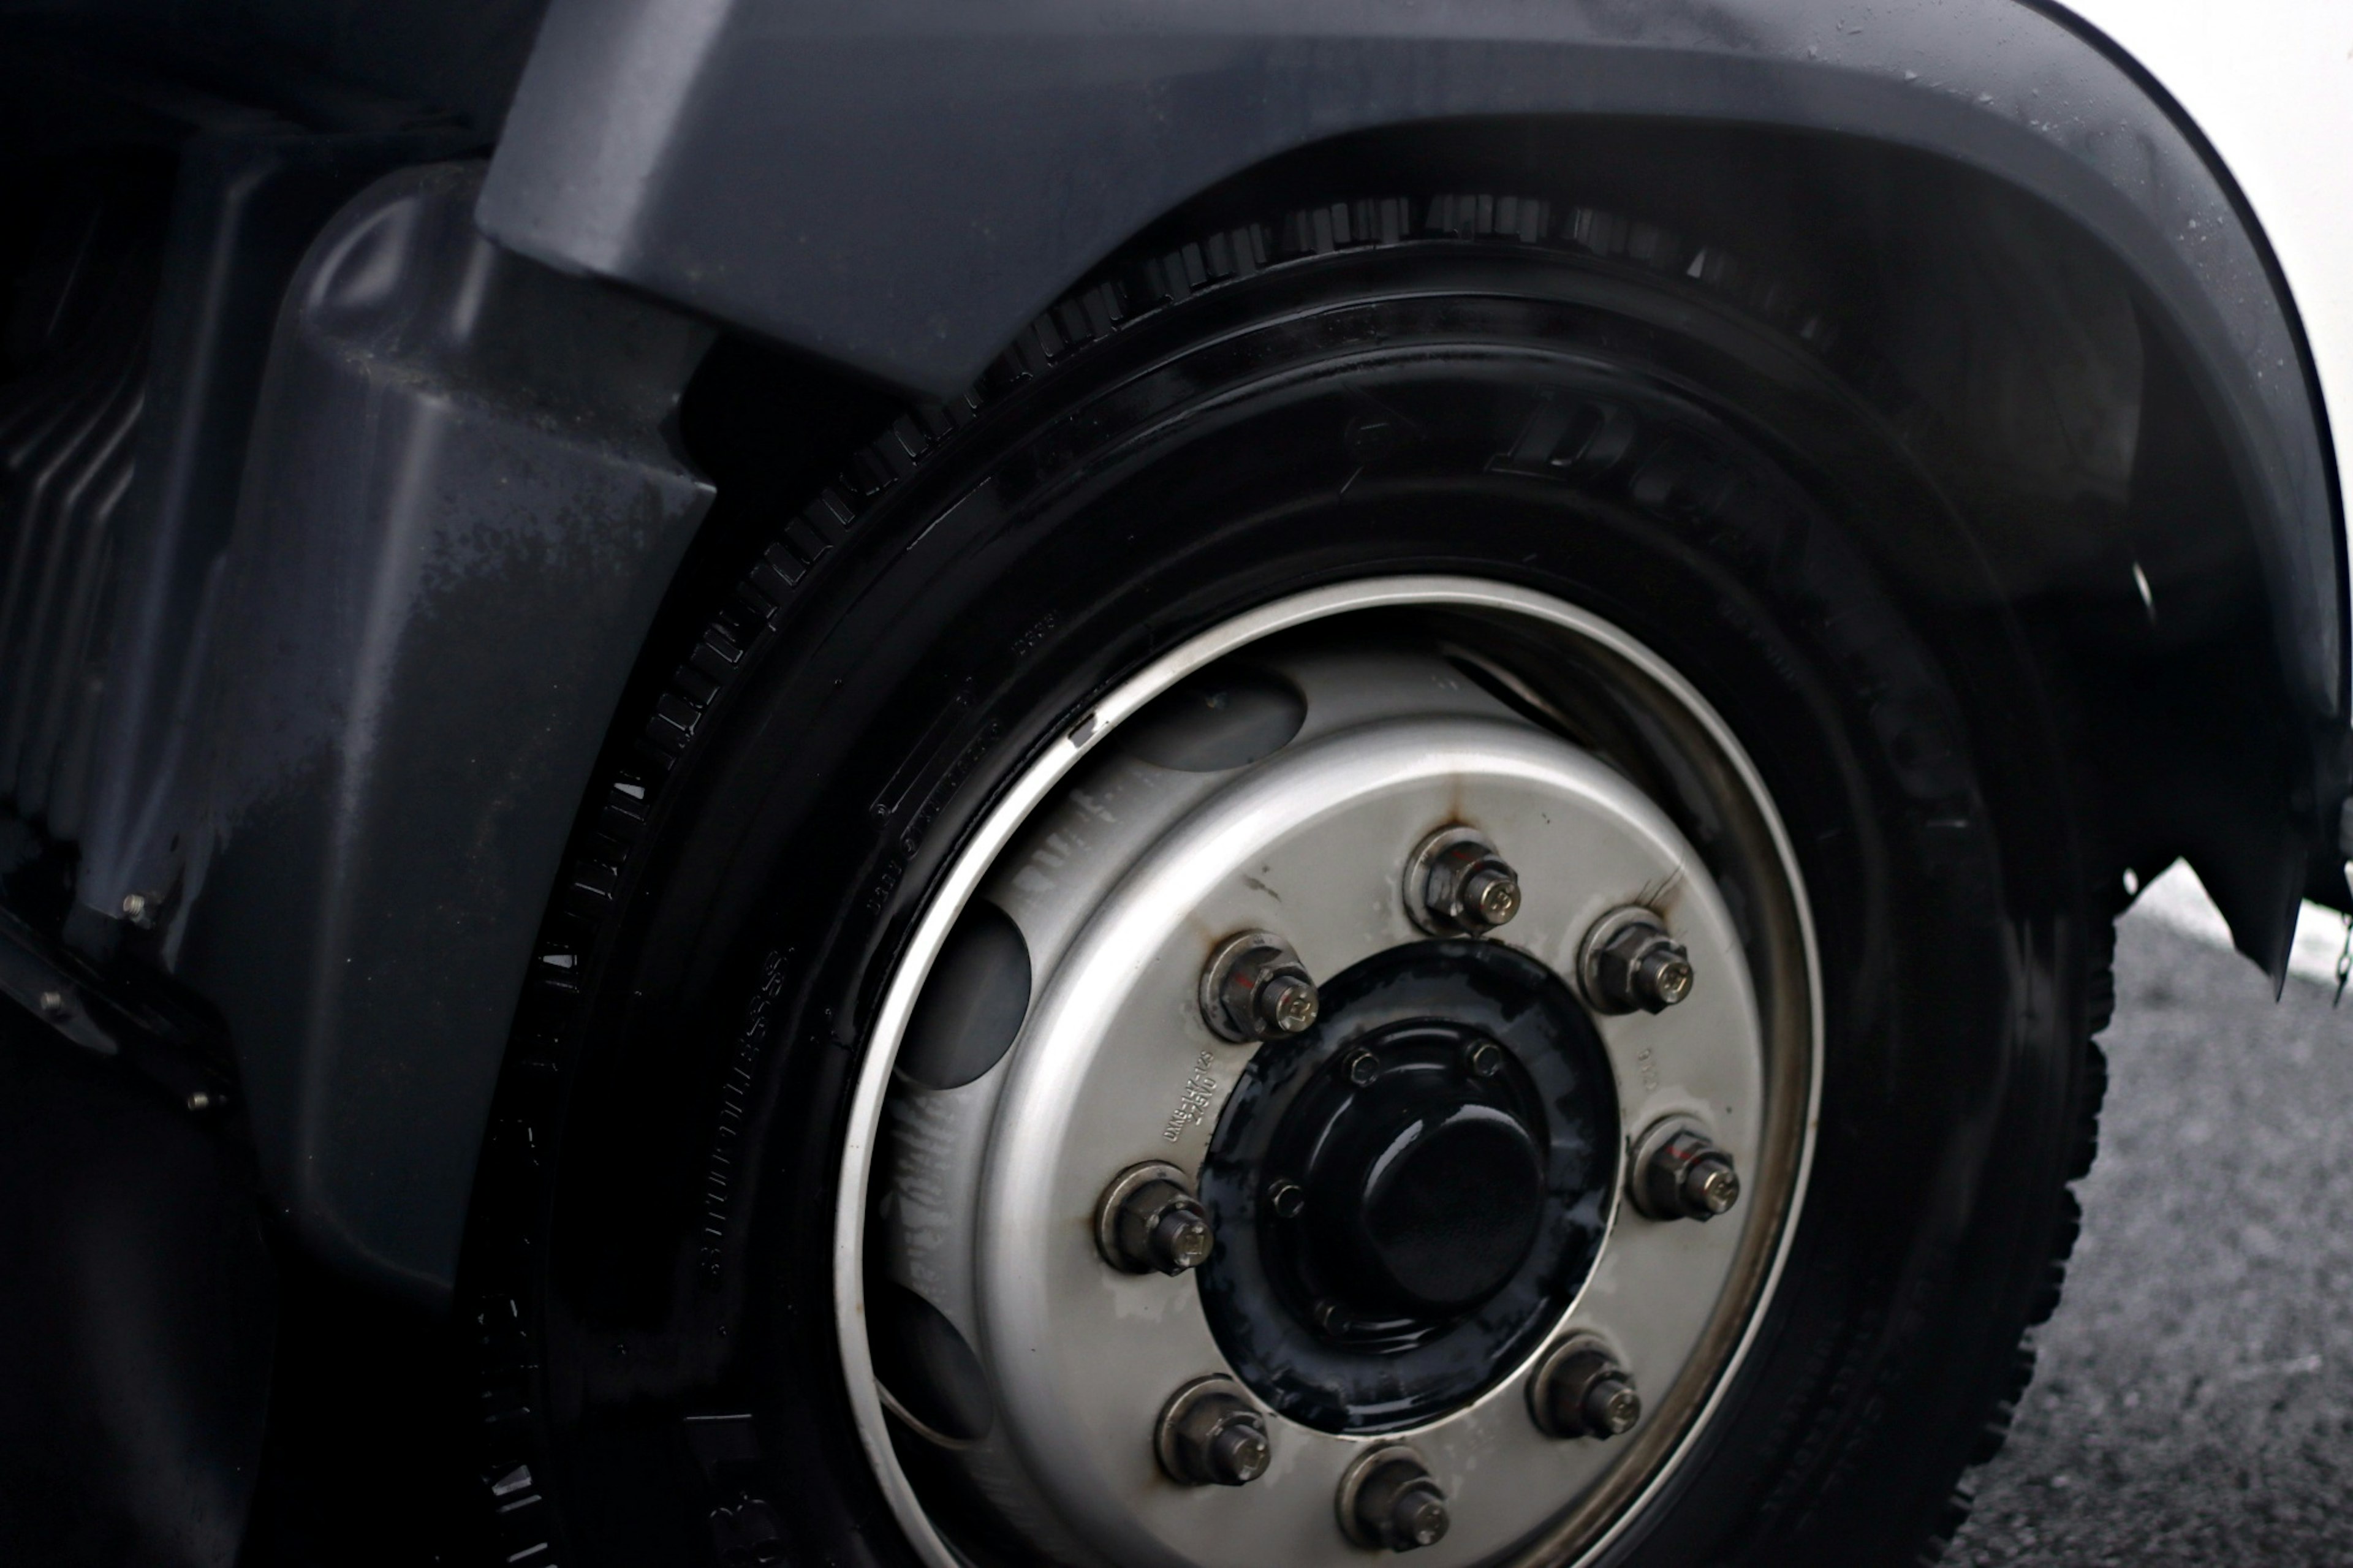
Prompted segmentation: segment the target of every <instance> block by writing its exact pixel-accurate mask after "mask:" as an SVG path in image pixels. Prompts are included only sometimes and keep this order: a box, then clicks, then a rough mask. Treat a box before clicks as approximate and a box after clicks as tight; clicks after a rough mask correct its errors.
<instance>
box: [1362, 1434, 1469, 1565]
mask: <svg viewBox="0 0 2353 1568" xmlns="http://www.w3.org/2000/svg"><path fill="white" fill-rule="evenodd" d="M1452 1522H1453V1521H1452V1520H1451V1519H1450V1518H1449V1517H1448V1515H1447V1510H1446V1491H1445V1489H1444V1488H1442V1487H1440V1485H1439V1484H1438V1481H1437V1479H1436V1478H1435V1477H1433V1476H1432V1475H1431V1474H1430V1469H1429V1467H1428V1466H1426V1465H1424V1464H1423V1463H1422V1462H1421V1456H1420V1455H1419V1454H1417V1453H1415V1452H1414V1451H1413V1450H1412V1449H1411V1448H1409V1447H1403V1446H1402V1445H1398V1446H1396V1447H1387V1448H1376V1449H1374V1450H1373V1451H1372V1452H1370V1453H1368V1454H1366V1455H1365V1456H1364V1457H1363V1458H1359V1459H1358V1460H1357V1461H1356V1463H1355V1464H1353V1465H1351V1466H1349V1467H1348V1472H1347V1474H1346V1475H1345V1476H1344V1477H1342V1478H1341V1481H1340V1528H1341V1530H1342V1531H1343V1532H1345V1534H1346V1535H1347V1537H1348V1539H1349V1540H1351V1541H1353V1542H1356V1544H1357V1545H1359V1546H1370V1547H1374V1548H1376V1549H1386V1550H1388V1551H1390V1552H1411V1551H1414V1550H1416V1549H1417V1548H1419V1547H1423V1546H1435V1545H1437V1544H1438V1542H1440V1540H1442V1539H1443V1538H1444V1537H1445V1534H1446V1529H1447V1526H1448V1525H1450V1524H1451V1523H1452Z"/></svg>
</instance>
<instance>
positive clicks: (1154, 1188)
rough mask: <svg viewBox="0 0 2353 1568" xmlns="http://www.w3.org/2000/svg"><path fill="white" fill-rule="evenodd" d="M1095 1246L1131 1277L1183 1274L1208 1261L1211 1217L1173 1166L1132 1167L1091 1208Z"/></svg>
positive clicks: (1115, 1178)
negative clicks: (1093, 1214) (1136, 1275)
mask: <svg viewBox="0 0 2353 1568" xmlns="http://www.w3.org/2000/svg"><path fill="white" fill-rule="evenodd" d="M1095 1243H1096V1245H1097V1247H1100V1248H1101V1249H1102V1252H1103V1258H1104V1259H1105V1260H1106V1261H1108V1262H1109V1263H1110V1264H1111V1266H1112V1267H1113V1268H1118V1269H1121V1270H1123V1271H1124V1272H1126V1273H1129V1274H1182V1273H1184V1272H1185V1271H1186V1270H1187V1269H1188V1268H1199V1267H1200V1266H1201V1265H1202V1264H1204V1263H1207V1262H1208V1260H1209V1251H1210V1248H1211V1247H1213V1246H1214V1245H1215V1238H1214V1237H1212V1236H1211V1235H1210V1233H1209V1216H1208V1213H1207V1212H1206V1211H1204V1210H1203V1209H1202V1207H1201V1204H1200V1200H1199V1199H1198V1198H1196V1197H1195V1196H1194V1195H1193V1193H1192V1190H1191V1188H1189V1187H1188V1186H1187V1184H1186V1182H1185V1174H1184V1173H1183V1172H1181V1171H1179V1170H1177V1169H1176V1166H1174V1165H1164V1164H1160V1163H1156V1162H1155V1163H1150V1164H1143V1165H1134V1166H1131V1167H1130V1168H1128V1169H1127V1170H1125V1171H1123V1172H1121V1173H1119V1174H1118V1175H1117V1176H1116V1177H1114V1178H1113V1181H1112V1184H1111V1185H1110V1186H1108V1187H1105V1188H1104V1189H1103V1199H1102V1201H1101V1202H1100V1203H1098V1204H1097V1205H1095Z"/></svg>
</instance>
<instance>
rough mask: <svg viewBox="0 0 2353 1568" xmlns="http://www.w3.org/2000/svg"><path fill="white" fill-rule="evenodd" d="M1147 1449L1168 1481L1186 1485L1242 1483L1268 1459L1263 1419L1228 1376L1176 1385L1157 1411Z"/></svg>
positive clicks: (1269, 1450)
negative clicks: (1156, 1456) (1157, 1458)
mask: <svg viewBox="0 0 2353 1568" xmlns="http://www.w3.org/2000/svg"><path fill="white" fill-rule="evenodd" d="M1153 1447H1154V1448H1155V1451H1156V1452H1157V1453H1158V1454H1159V1456H1160V1468H1162V1469H1164V1470H1166V1471H1167V1472H1168V1476H1169V1479H1172V1480H1175V1481H1177V1482H1180V1483H1182V1484H1183V1485H1186V1486H1188V1487H1240V1486H1248V1485H1249V1484H1250V1482H1252V1481H1254V1480H1256V1479H1259V1477H1261V1476H1262V1475H1264V1474H1266V1467H1267V1465H1268V1464H1269V1463H1270V1462H1271V1460H1272V1459H1273V1458H1274V1450H1273V1448H1272V1447H1271V1446H1270V1445H1269V1443H1268V1441H1267V1436H1266V1421H1265V1419H1264V1417H1262V1416H1261V1415H1259V1413H1258V1409H1257V1407H1256V1406H1255V1405H1251V1404H1250V1400H1249V1399H1248V1398H1247V1397H1245V1396H1244V1394H1242V1389H1241V1384H1238V1383H1236V1382H1235V1381H1234V1380H1233V1379H1232V1378H1229V1377H1203V1378H1197V1379H1195V1380H1194V1381H1193V1382H1191V1383H1188V1384H1186V1385H1185V1386H1184V1387H1182V1388H1180V1389H1178V1390H1177V1391H1176V1397H1175V1398H1173V1399H1171V1400H1170V1401H1169V1402H1168V1404H1167V1406H1166V1408H1165V1409H1163V1410H1162V1411H1161V1413H1160V1425H1159V1426H1158V1427H1157V1428H1155V1432H1154V1434H1153Z"/></svg>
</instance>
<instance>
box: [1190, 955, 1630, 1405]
mask: <svg viewBox="0 0 2353 1568" xmlns="http://www.w3.org/2000/svg"><path fill="white" fill-rule="evenodd" d="M1323 1001H1324V1018H1323V1021H1322V1022H1321V1023H1320V1024H1319V1025H1318V1026H1316V1027H1315V1028H1314V1029H1313V1030H1311V1031H1310V1032H1309V1033H1308V1034H1306V1035H1304V1036H1303V1037H1300V1038H1298V1039H1296V1040H1288V1041H1281V1042H1277V1043H1275V1044H1272V1045H1269V1046H1266V1047H1261V1050H1260V1052H1259V1054H1258V1057H1257V1058H1256V1059H1255V1060H1254V1061H1253V1062H1252V1063H1251V1065H1250V1068H1249V1069H1248V1070H1247V1071H1246V1072H1245V1073H1244V1074H1243V1076H1242V1080H1241V1083H1240V1086H1239V1087H1238V1088H1237V1089H1235V1092H1234V1096H1233V1098H1232V1100H1230V1101H1229V1103H1228V1106H1227V1109H1226V1112H1225V1115H1224V1117H1223V1118H1222V1119H1221V1121H1219V1126H1218V1131H1217V1136H1216V1138H1215V1139H1214V1141H1213V1142H1212V1143H1211V1145H1210V1150H1209V1156H1208V1161H1207V1162H1206V1163H1205V1164H1204V1165H1203V1167H1202V1178H1201V1195H1202V1200H1203V1202H1204V1203H1205V1204H1206V1205H1208V1209H1209V1212H1210V1216H1211V1223H1212V1225H1213V1226H1215V1227H1216V1230H1217V1233H1218V1236H1219V1247H1218V1251H1217V1253H1216V1254H1215V1255H1214V1256H1213V1257H1212V1258H1211V1260H1210V1262H1209V1264H1208V1266H1207V1267H1206V1268H1204V1269H1203V1270H1202V1279H1201V1285H1202V1292H1203V1299H1204V1300H1205V1301H1206V1302H1207V1304H1208V1311H1209V1317H1210V1322H1211V1327H1212V1329H1213V1331H1215V1332H1216V1333H1217V1335H1218V1339H1219V1343H1220V1344H1221V1345H1222V1346H1223V1348H1224V1349H1225V1350H1226V1352H1227V1353H1228V1355H1229V1357H1230V1358H1231V1360H1232V1362H1233V1364H1234V1366H1235V1369H1236V1370H1237V1371H1238V1372H1239V1373H1240V1375H1241V1376H1242V1377H1243V1378H1244V1380H1245V1381H1247V1382H1249V1383H1250V1384H1251V1385H1252V1386H1253V1387H1254V1388H1256V1389H1257V1390H1258V1392H1259V1393H1260V1394H1261V1396H1262V1397H1264V1398H1265V1399H1266V1400H1267V1401H1268V1402H1269V1403H1270V1404H1271V1405H1274V1406H1275V1408H1277V1409H1279V1410H1281V1411H1282V1412H1283V1413H1284V1414H1285V1415H1290V1416H1292V1417H1293V1419H1296V1420H1300V1421H1304V1422H1307V1423H1310V1424H1312V1425H1314V1426H1321V1427H1324V1428H1326V1429H1328V1430H1335V1431H1377V1430H1382V1429H1385V1428H1390V1427H1395V1426H1407V1425H1410V1424H1412V1423H1415V1422H1419V1421H1422V1420H1427V1419H1429V1418H1430V1417H1431V1416H1432V1415H1436V1414H1438V1413H1439V1412H1440V1411H1442V1410H1444V1409H1446V1408H1449V1407H1451V1406H1452V1405H1457V1404H1460V1403H1461V1402H1462V1401H1465V1400H1467V1399H1470V1398H1472V1397H1475V1396H1476V1395H1477V1394H1479V1393H1480V1391H1481V1390H1482V1389H1484V1388H1485V1387H1487V1386H1488V1385H1489V1384H1492V1383H1493V1381H1494V1380H1495V1379H1497V1378H1499V1377H1501V1376H1502V1375H1504V1373H1506V1372H1508V1371H1509V1370H1510V1369H1511V1368H1512V1367H1513V1366H1514V1365H1515V1364H1516V1363H1517V1362H1518V1361H1519V1360H1520V1358H1521V1357H1522V1356H1524V1355H1525V1353H1526V1352H1528V1351H1530V1350H1531V1349H1533V1348H1534V1345H1535V1341H1536V1340H1537V1339H1539V1338H1541V1337H1542V1335H1543V1334H1544V1332H1545V1331H1546V1329H1547V1328H1548V1326H1549V1325H1550V1324H1551V1323H1552V1322H1553V1321H1555V1319H1556V1317H1557V1316H1558V1314H1559V1313H1560V1311H1561V1310H1564V1309H1565V1308H1566V1307H1567V1304H1568V1301H1569V1299H1570V1298H1571V1297H1572V1296H1573V1295H1574V1294H1575V1293H1576V1290H1577V1287H1578V1286H1579V1285H1580V1284H1582V1283H1583V1281H1584V1279H1585V1276H1586V1274H1587V1272H1588V1270H1589V1269H1590V1268H1591V1267H1592V1263H1593V1258H1594V1255H1595V1253H1596V1252H1597V1251H1598V1250H1599V1246H1600V1242H1601V1234H1602V1229H1603V1226H1604V1225H1605V1223H1606V1222H1607V1220H1608V1217H1609V1193H1610V1191H1611V1188H1612V1185H1613V1184H1614V1182H1615V1180H1616V1175H1617V1147H1618V1142H1619V1138H1618V1120H1617V1095H1616V1089H1615V1084H1614V1080H1613V1079H1612V1078H1611V1075H1610V1070H1609V1061H1608V1058H1606V1057H1605V1056H1604V1055H1603V1053H1602V1048H1601V1044H1600V1041H1599V1038H1598V1037H1596V1036H1595V1034H1594V1032H1593V1026H1592V1024H1591V1022H1590V1021H1589V1020H1588V1018H1587V1017H1586V1016H1585V1012H1584V1010H1583V1008H1581V1007H1580V1006H1579V1005H1577V1001H1576V1000H1575V998H1574V997H1572V996H1571V995H1570V994H1569V993H1568V991H1567V987H1566V986H1564V985H1563V984H1561V983H1560V981H1559V980H1558V978H1557V977H1556V976H1555V975H1554V974H1553V973H1551V971H1549V970H1547V969H1546V968H1545V967H1544V966H1543V965H1542V964H1539V963H1535V961H1534V960H1532V959H1529V958H1527V957H1525V956H1524V955H1523V954H1520V953H1518V952H1514V951H1512V950H1510V949H1508V948H1505V947H1503V946H1501V945H1499V944H1496V943H1493V942H1421V943H1417V944H1415V945H1413V946H1410V947H1403V948H1397V949H1393V950H1392V951H1390V952H1386V953H1382V954H1380V955H1378V956H1377V957H1375V958H1372V959H1368V960H1366V962H1365V963H1360V964H1358V965H1357V966H1356V967H1355V968H1354V969H1351V970H1348V971H1346V972H1345V973H1342V974H1339V975H1336V976H1335V977H1334V978H1333V979H1332V981H1331V982H1330V983H1329V984H1326V985H1325V986H1324V990H1323Z"/></svg>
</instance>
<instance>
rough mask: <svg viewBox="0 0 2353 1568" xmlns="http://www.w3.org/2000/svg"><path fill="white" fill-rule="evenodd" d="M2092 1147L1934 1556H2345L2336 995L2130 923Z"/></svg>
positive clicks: (2203, 1563) (2348, 1294)
mask: <svg viewBox="0 0 2353 1568" xmlns="http://www.w3.org/2000/svg"><path fill="white" fill-rule="evenodd" d="M2116 979H2117V988H2118V995H2119V1002H2120V1005H2119V1007H2118V1010H2117V1016H2116V1024H2115V1025H2114V1026H2112V1027H2111V1028H2110V1029H2109V1031H2108V1033H2107V1035H2106V1036H2105V1038H2104V1042H2103V1043H2104V1044H2105V1047H2106V1049H2107V1053H2108V1062H2109V1068H2110V1072H2111V1080H2110V1085H2109V1089H2108V1097H2107V1105H2106V1110H2105V1115H2104V1116H2103V1118H2102V1121H2101V1134H2100V1155H2099V1160H2098V1163H2096V1164H2095V1165H2094V1168H2093V1171H2092V1173H2091V1175H2090V1176H2089V1177H2088V1178H2087V1179H2086V1180H2085V1181H2084V1183H2082V1184H2080V1185H2079V1187H2078V1188H2077V1193H2078V1195H2079V1196H2080V1197H2081V1198H2082V1199H2083V1204H2084V1235H2083V1239H2082V1241H2081V1242H2080V1243H2079V1244H2078V1246H2077V1247H2076V1250H2075V1260H2074V1264H2073V1267H2072V1268H2070V1270H2069V1272H2068V1279H2067V1293H2066V1297H2065V1300H2063V1303H2062V1304H2061V1306H2060V1308H2059V1312H2058V1315H2057V1316H2056V1317H2055V1318H2054V1319H2052V1321H2051V1322H2050V1323H2049V1324H2048V1325H2046V1326H2045V1327H2044V1328H2043V1329H2042V1331H2041V1332H2040V1337H2039V1340H2038V1344H2039V1347H2040V1358H2039V1370H2038V1372H2037V1373H2036V1375H2035V1379H2034V1385H2033V1387H2032V1388H2031V1390H2030V1391H2029V1393H2028V1394H2027V1396H2026V1401H2025V1404H2024V1405H2023V1407H2022V1408H2021V1411H2020V1414H2019V1417H2018V1421H2017V1424H2016V1426H2014V1427H2013V1428H2012V1430H2011V1434H2010V1444H2009V1446H2008V1447H2006V1448H2005V1449H2004V1450H2003V1452H2002V1454H2001V1456H2000V1458H1997V1459H1996V1460H1995V1461H1994V1462H1993V1463H1992V1464H1990V1465H1988V1466H1986V1467H1985V1468H1983V1469H1981V1470H1979V1471H1978V1473H1977V1476H1976V1478H1975V1479H1976V1483H1977V1491H1978V1502H1977V1508H1976V1510H1975V1512H1974V1514H1973V1515H1972V1516H1971V1519H1970V1521H1969V1523H1968V1527H1967V1528H1966V1529H1965V1530H1964V1531H1962V1533H1961V1535H1960V1537H1959V1539H1958V1540H1957V1541H1956V1542H1954V1544H1953V1548H1952V1550H1951V1552H1949V1553H1948V1554H1947V1558H1946V1562H1947V1563H1948V1564H1971V1565H1974V1564H1981V1563H2004V1564H2010V1563H2032V1564H2040V1565H2048V1568H2078V1565H2083V1564H2094V1563H2118V1564H2131V1565H2133V1568H2170V1565H2172V1564H2185V1565H2186V1564H2198V1565H2200V1568H2212V1565H2218V1564H2232V1563H2247V1564H2264V1565H2266V1568H2301V1565H2304V1564H2320V1563H2347V1564H2353V1499H2348V1495H2347V1492H2348V1480H2353V1212H2348V1205H2353V1137H2348V1131H2347V1130H2348V1120H2349V1119H2353V995H2348V998H2347V1002H2346V1005H2345V1007H2344V1009H2343V1010H2342V1011H2340V1012H2331V1010H2330V1007H2329V995H2330V993H2329V990H2328V989H2327V988H2324V987H2322V986H2319V985H2316V984H2311V983H2310V982H2307V981H2302V980H2293V979H2292V980H2290V981H2289V982H2288V993H2287V996H2286V998H2285V999H2284V1001H2283V1002H2282V1003H2281V1004H2280V1005H2278V1006H2276V1007H2274V1006H2273V1005H2271V1002H2270V998H2269V996H2268V994H2267V992H2268V990H2269V987H2268V986H2267V985H2266V984H2265V983H2264V982H2263V979H2262V977H2261V976H2259V975H2257V974H2256V973H2254V970H2253V966H2252V965H2250V964H2248V963H2246V962H2245V961H2243V960H2242V959H2240V958H2237V957H2235V956H2233V955H2232V954H2230V953H2227V952H2217V951H2215V950H2214V949H2212V948H2210V947H2206V946H2203V945H2201V944H2200V943H2198V942H2194V941H2192V940H2191V939H2189V938H2188V937H2185V936H2183V935H2180V934H2179V933H2178V932H2176V931H2172V930H2169V929H2168V928H2166V927H2164V926H2160V925H2158V924H2157V923H2155V922H2154V921H2150V920H2148V919H2147V917H2145V916H2135V917H2130V918H2128V919H2127V920H2126V921H2125V925H2124V929H2123V931H2121V932H2120V936H2119V942H2118V952H2117V974H2116Z"/></svg>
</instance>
